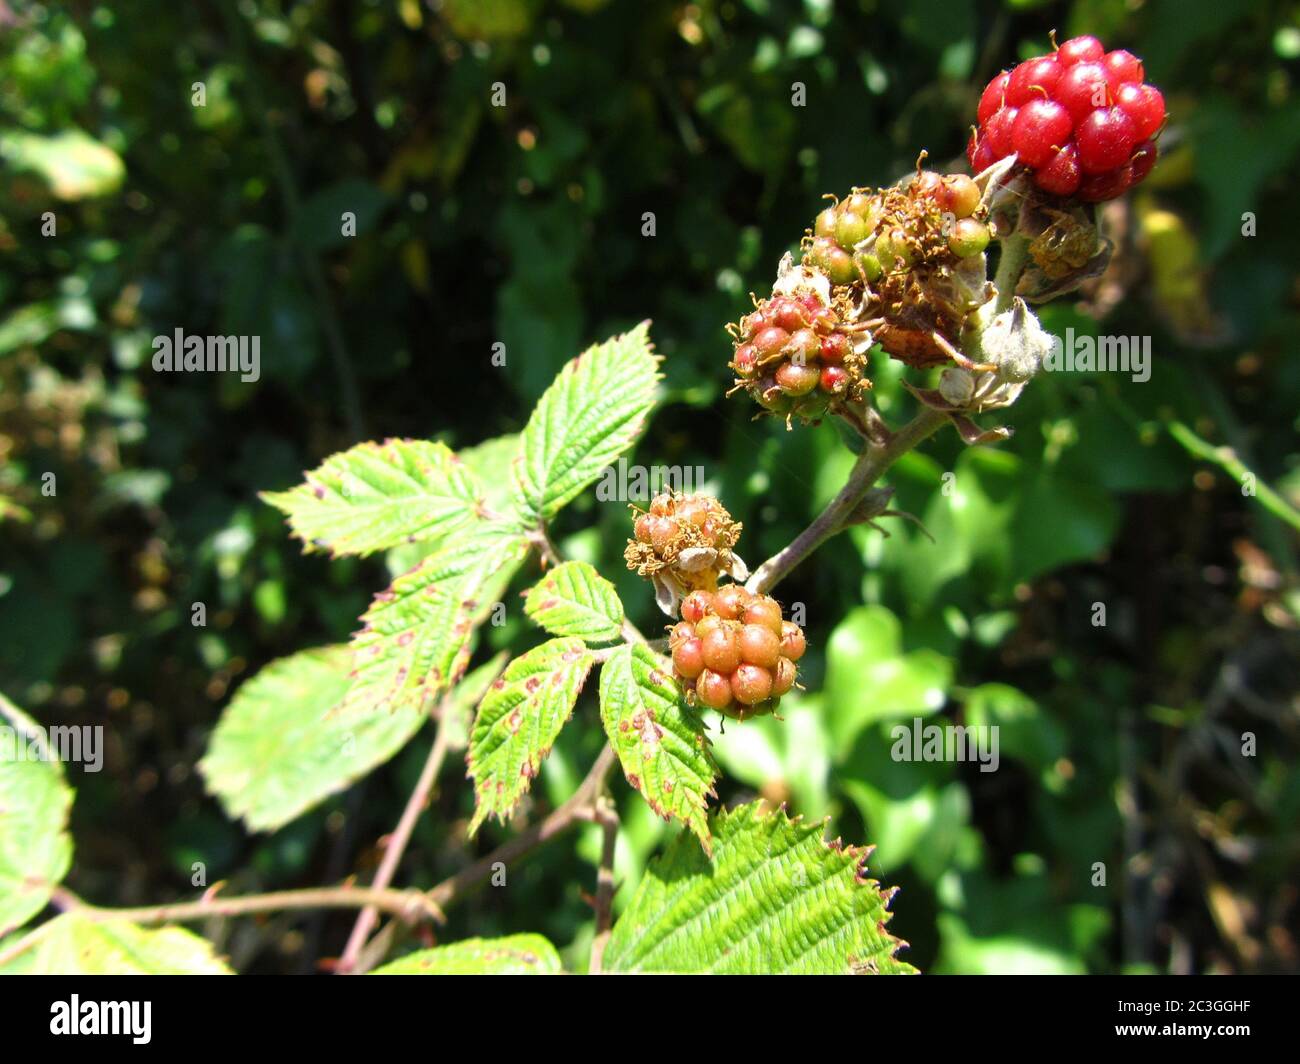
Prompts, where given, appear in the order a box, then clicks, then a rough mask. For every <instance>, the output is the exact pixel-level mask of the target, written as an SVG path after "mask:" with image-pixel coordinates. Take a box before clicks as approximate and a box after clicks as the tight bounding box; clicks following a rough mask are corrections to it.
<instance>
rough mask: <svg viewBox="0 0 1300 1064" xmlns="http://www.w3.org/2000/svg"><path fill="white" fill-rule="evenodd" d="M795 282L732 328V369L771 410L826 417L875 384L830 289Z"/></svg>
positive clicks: (739, 384)
mask: <svg viewBox="0 0 1300 1064" xmlns="http://www.w3.org/2000/svg"><path fill="white" fill-rule="evenodd" d="M814 276H815V275H812V274H811V273H810V274H809V281H810V283H807V284H805V285H803V286H798V285H796V286H792V291H791V292H790V294H789V295H785V294H781V293H779V292H778V293H777V294H775V295H773V296H772V297H771V298H770V299H766V300H764V301H762V302H757V303H756V304H755V308H754V312H753V313H752V314H748V315H746V316H745V317H744V318H741V320H740V322H739V324H738V325H734V326H732V327H731V331H732V335H733V338H734V340H735V350H734V352H733V354H732V360H731V368H732V369H733V370H734V371H735V373H736V387H737V388H743V389H745V390H746V391H748V392H749V393H750V395H752V396H753V398H754V400H755V401H756V402H757V403H758V404H759V405H760V406H761V407H763V409H764V410H766V411H768V412H769V413H772V414H776V415H778V416H783V417H789V416H791V415H793V416H796V417H799V418H801V419H802V420H804V421H816V420H817V419H818V418H820V417H823V416H824V415H825V414H826V412H827V409H828V408H829V407H830V405H831V403H832V402H833V401H834V400H835V399H836V398H838V397H840V396H845V395H847V396H850V397H852V398H854V399H857V398H860V397H861V394H862V392H863V391H865V390H866V389H867V388H870V387H871V382H870V380H868V379H867V376H866V373H865V369H866V356H865V354H864V353H863V352H860V351H858V350H857V349H856V348H855V346H854V342H853V340H854V331H855V330H853V329H852V328H850V327H847V326H846V323H845V322H843V321H842V320H841V319H840V316H839V315H838V314H837V313H836V312H835V311H834V310H833V309H832V308H831V305H830V289H829V286H828V285H825V283H824V280H823V284H822V286H821V287H822V288H823V289H824V291H818V288H817V286H816V284H815V283H811V280H812V278H813V277H814Z"/></svg>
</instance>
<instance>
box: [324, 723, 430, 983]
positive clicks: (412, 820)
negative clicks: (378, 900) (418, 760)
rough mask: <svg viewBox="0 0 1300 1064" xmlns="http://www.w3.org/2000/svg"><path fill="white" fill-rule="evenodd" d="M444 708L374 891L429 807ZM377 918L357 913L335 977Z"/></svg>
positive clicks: (349, 965) (351, 965)
mask: <svg viewBox="0 0 1300 1064" xmlns="http://www.w3.org/2000/svg"><path fill="white" fill-rule="evenodd" d="M448 705H449V702H448V700H446V699H444V700H443V713H442V716H443V718H444V719H443V720H440V721H439V724H438V735H437V737H436V738H435V739H434V741H433V747H432V749H430V751H429V757H428V760H426V761H425V763H424V769H423V771H422V772H421V773H420V778H419V780H418V781H417V783H416V784H415V789H414V790H413V791H411V797H410V798H408V799H407V801H406V808H405V809H403V810H402V816H401V819H400V820H398V822H397V827H396V828H394V829H393V833H392V835H390V836H389V838H388V842H387V844H386V845H385V847H384V858H383V860H382V861H380V863H379V870H378V871H377V872H376V873H375V879H374V882H373V883H372V884H371V886H372V887H373V889H375V890H383V889H385V888H386V887H387V886H388V884H389V883H391V882H392V881H393V876H394V874H396V872H397V866H398V865H399V864H400V863H401V860H402V854H404V853H405V852H406V846H407V843H409V842H410V841H411V832H412V831H414V830H415V824H416V821H418V820H419V819H420V814H421V813H422V812H424V808H425V806H427V805H428V804H429V795H430V793H431V792H432V790H433V785H434V783H435V782H436V781H437V779H438V773H439V772H441V771H442V763H443V761H444V760H446V757H447V749H448V746H449V745H450V743H449V741H448V738H447V737H448V736H449V735H450V734H451V729H450V728H447V727H445V716H446V712H447V707H448ZM378 917H379V910H378V909H377V908H375V906H373V905H368V906H366V908H364V909H362V910H361V913H360V914H359V915H358V916H357V922H356V923H355V924H353V926H352V934H351V935H349V936H348V943H347V946H346V947H344V950H343V956H342V957H340V958H339V963H338V966H337V967H336V968H335V969H334V970H335V973H336V974H344V975H346V974H347V973H349V972H351V971H353V970H354V969H355V968H356V966H357V958H358V957H359V956H360V954H361V948H362V947H363V946H364V945H365V944H366V939H367V937H369V935H370V932H371V931H372V930H373V929H374V926H375V921H376V920H377V919H378Z"/></svg>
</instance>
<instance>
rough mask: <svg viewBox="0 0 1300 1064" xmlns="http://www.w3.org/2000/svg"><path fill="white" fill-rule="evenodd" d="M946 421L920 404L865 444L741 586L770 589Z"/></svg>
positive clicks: (842, 524) (757, 590)
mask: <svg viewBox="0 0 1300 1064" xmlns="http://www.w3.org/2000/svg"><path fill="white" fill-rule="evenodd" d="M946 420H947V415H946V414H944V413H942V412H941V411H938V410H932V409H930V408H929V407H923V408H922V409H921V411H920V413H918V414H917V415H916V417H914V418H913V419H912V420H911V421H909V422H908V423H907V424H906V425H904V426H903V427H902V428H901V429H899V430H898V431H897V432H895V433H894V434H893V435H892V436H891V437H890V440H889V442H888V443H886V444H883V445H882V444H868V445H867V448H866V450H864V451H863V452H862V454H861V455H859V456H858V460H857V461H856V462H855V463H854V464H853V469H852V470H851V471H850V472H849V479H848V480H847V481H846V482H845V484H844V487H843V488H841V489H840V493H839V494H838V495H836V496H835V498H833V499H832V500H831V501H830V502H829V503H828V504H827V506H826V509H824V510H823V511H822V512H821V513H820V514H818V515H817V517H816V518H815V519H814V520H813V522H812V524H810V525H809V526H808V527H807V528H805V529H804V530H803V531H802V532H800V533H799V535H797V536H795V538H794V540H793V541H791V543H790V545H789V546H787V547H784V548H782V549H781V550H779V551H777V552H776V553H775V554H774V555H772V557H770V558H768V560H767V561H765V562H764V563H763V564H762V565H760V566H759V567H758V569H757V570H755V572H754V575H753V576H751V577H750V578H749V582H748V583H747V584H746V585H745V587H746V589H747V590H749V591H751V592H753V593H754V594H763V593H765V592H767V591H770V590H771V589H772V588H773V587H775V586H776V585H777V584H778V583H780V582H781V580H783V579H784V578H785V577H786V575H787V574H789V572H790V570H791V569H793V568H794V567H795V566H796V565H798V564H799V563H800V562H801V561H803V560H804V559H805V558H806V557H808V555H810V554H811V553H812V552H813V551H815V550H816V549H817V548H818V547H819V546H821V545H822V544H823V543H824V542H826V540H828V539H830V537H831V536H833V535H835V534H836V533H837V532H839V531H841V530H842V529H844V528H845V527H847V524H848V519H849V517H850V515H851V514H852V513H853V510H854V508H855V507H856V506H857V505H858V503H859V502H861V501H862V499H863V497H864V496H865V495H866V494H867V492H868V491H869V490H870V489H871V487H872V486H873V485H874V484H875V483H876V481H877V480H879V479H880V478H881V476H882V475H883V474H884V472H885V470H887V469H888V468H889V467H890V466H892V465H893V464H894V463H895V462H896V461H898V459H899V458H900V457H902V456H903V455H904V454H906V453H907V452H908V451H910V450H911V449H912V448H913V447H915V446H916V445H917V444H918V443H920V442H921V441H922V440H924V439H925V438H926V437H928V436H930V435H931V434H933V433H934V432H935V431H936V430H937V429H938V428H939V427H940V426H941V425H943V424H944V422H945V421H946Z"/></svg>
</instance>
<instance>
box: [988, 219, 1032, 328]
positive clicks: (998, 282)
mask: <svg viewBox="0 0 1300 1064" xmlns="http://www.w3.org/2000/svg"><path fill="white" fill-rule="evenodd" d="M1001 244H1002V257H1001V258H999V259H998V272H997V274H996V275H995V276H994V278H993V287H994V288H996V289H997V292H998V294H997V303H996V304H995V306H996V309H997V310H998V311H999V312H1001V311H1004V310H1008V309H1010V307H1011V301H1012V300H1013V299H1015V297H1016V285H1018V284H1019V283H1020V275H1021V274H1022V273H1024V272H1025V266H1026V265H1027V264H1028V262H1029V238H1028V237H1027V236H1025V235H1024V234H1023V233H1012V234H1011V235H1010V236H1008V237H1007V238H1006V239H1005V240H1003V241H1001Z"/></svg>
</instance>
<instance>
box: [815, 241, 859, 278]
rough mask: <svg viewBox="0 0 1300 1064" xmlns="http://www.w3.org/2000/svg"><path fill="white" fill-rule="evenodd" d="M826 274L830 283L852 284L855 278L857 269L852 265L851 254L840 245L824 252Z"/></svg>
mask: <svg viewBox="0 0 1300 1064" xmlns="http://www.w3.org/2000/svg"><path fill="white" fill-rule="evenodd" d="M823 268H824V269H825V270H826V276H827V277H829V278H830V279H831V284H852V283H853V281H855V280H856V279H857V276H858V271H857V268H856V267H855V266H854V265H853V256H852V255H850V254H849V253H848V252H847V251H845V250H844V249H843V248H841V247H833V248H831V249H830V250H828V251H827V252H826V265H825V266H824V267H823Z"/></svg>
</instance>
